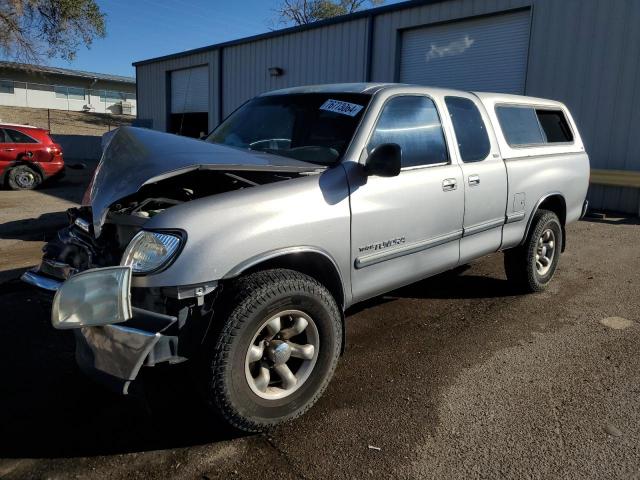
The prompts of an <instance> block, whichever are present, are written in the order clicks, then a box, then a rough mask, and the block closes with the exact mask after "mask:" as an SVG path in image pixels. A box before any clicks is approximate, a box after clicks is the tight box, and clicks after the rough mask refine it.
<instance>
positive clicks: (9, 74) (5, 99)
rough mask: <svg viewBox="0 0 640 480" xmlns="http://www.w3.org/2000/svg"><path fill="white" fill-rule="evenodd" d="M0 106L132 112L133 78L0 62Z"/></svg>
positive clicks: (133, 111) (128, 113)
mask: <svg viewBox="0 0 640 480" xmlns="http://www.w3.org/2000/svg"><path fill="white" fill-rule="evenodd" d="M0 105H2V106H10V107H30V108H49V109H55V110H71V111H91V112H96V113H111V114H125V115H136V113H137V112H136V81H135V78H132V77H122V76H119V75H108V74H103V73H93V72H83V71H79V70H68V69H64V68H55V67H42V66H37V65H25V64H22V63H13V62H3V61H0Z"/></svg>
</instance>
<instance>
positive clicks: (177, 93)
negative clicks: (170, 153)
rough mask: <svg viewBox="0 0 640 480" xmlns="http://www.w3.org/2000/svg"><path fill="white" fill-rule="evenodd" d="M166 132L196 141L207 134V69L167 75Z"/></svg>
mask: <svg viewBox="0 0 640 480" xmlns="http://www.w3.org/2000/svg"><path fill="white" fill-rule="evenodd" d="M170 84H171V114H170V117H169V128H168V129H167V130H168V132H169V133H176V134H178V135H185V136H188V137H194V138H198V137H200V136H201V135H203V134H207V133H209V67H208V66H207V65H204V66H201V67H195V68H185V69H182V70H175V71H173V72H171V81H170Z"/></svg>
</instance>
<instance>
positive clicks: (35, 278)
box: [20, 270, 62, 292]
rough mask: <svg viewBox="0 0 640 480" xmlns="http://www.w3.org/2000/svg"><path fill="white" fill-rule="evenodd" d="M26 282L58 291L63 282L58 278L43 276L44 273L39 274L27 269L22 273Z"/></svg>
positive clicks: (22, 278) (22, 277)
mask: <svg viewBox="0 0 640 480" xmlns="http://www.w3.org/2000/svg"><path fill="white" fill-rule="evenodd" d="M20 280H22V281H23V282H25V283H28V284H29V285H33V286H34V287H38V288H42V289H44V290H49V291H50V292H57V291H58V289H59V288H60V286H61V285H62V282H60V281H58V280H54V279H53V278H48V277H43V276H42V275H38V274H37V273H36V272H34V271H31V270H29V271H27V272H24V273H23V274H22V276H21V277H20Z"/></svg>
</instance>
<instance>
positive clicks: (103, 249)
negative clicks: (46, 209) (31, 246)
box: [40, 207, 128, 280]
mask: <svg viewBox="0 0 640 480" xmlns="http://www.w3.org/2000/svg"><path fill="white" fill-rule="evenodd" d="M89 213H90V212H89V209H88V208H87V207H83V208H81V209H78V208H72V209H69V210H68V211H67V214H68V216H69V226H68V227H65V228H63V229H62V230H60V231H59V232H58V233H57V234H56V236H55V237H54V238H53V239H52V240H51V241H50V242H49V243H47V244H46V245H45V246H44V247H43V252H44V255H43V258H42V263H41V265H40V272H41V273H43V274H45V275H48V276H50V277H53V278H57V279H60V280H66V279H67V278H69V276H71V275H73V274H74V273H77V272H81V271H83V270H87V269H90V268H98V267H108V266H113V265H118V264H119V263H120V258H121V257H122V253H123V251H124V247H123V246H122V242H120V241H119V239H118V228H117V227H116V226H115V225H105V227H104V229H103V231H102V234H101V235H100V238H98V239H96V238H95V237H94V236H93V229H92V228H91V223H90V218H91V216H90V215H88V214H89ZM78 218H79V219H81V221H76V220H77V219H78ZM79 225H81V226H79ZM127 241H128V239H127ZM125 245H126V244H125Z"/></svg>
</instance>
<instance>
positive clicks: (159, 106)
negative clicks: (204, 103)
mask: <svg viewBox="0 0 640 480" xmlns="http://www.w3.org/2000/svg"><path fill="white" fill-rule="evenodd" d="M202 65H207V66H208V68H209V125H216V124H217V111H218V101H217V99H218V86H217V84H218V82H217V78H218V52H217V51H215V50H214V51H209V52H202V53H198V54H194V55H187V56H184V57H178V58H172V59H168V60H165V61H161V62H154V63H148V64H144V65H138V66H137V67H136V81H137V82H138V95H139V97H140V98H139V100H138V118H139V119H150V120H152V121H153V129H154V130H160V131H166V129H167V114H168V112H167V73H168V72H172V71H174V70H180V69H183V68H190V67H196V66H202Z"/></svg>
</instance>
